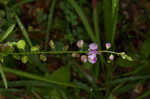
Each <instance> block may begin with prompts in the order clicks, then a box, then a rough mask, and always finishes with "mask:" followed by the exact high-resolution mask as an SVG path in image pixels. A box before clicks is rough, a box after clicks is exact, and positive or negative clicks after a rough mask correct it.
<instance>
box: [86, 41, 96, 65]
mask: <svg viewBox="0 0 150 99" xmlns="http://www.w3.org/2000/svg"><path fill="white" fill-rule="evenodd" d="M88 51H89V53H88V61H89V62H90V63H92V64H94V63H96V61H97V57H96V55H97V54H98V45H97V44H96V43H91V44H90V45H89V49H88Z"/></svg>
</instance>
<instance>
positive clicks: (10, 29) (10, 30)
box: [0, 24, 15, 42]
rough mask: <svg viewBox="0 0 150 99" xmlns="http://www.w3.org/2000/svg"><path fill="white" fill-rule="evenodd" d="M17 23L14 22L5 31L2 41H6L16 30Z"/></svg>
mask: <svg viewBox="0 0 150 99" xmlns="http://www.w3.org/2000/svg"><path fill="white" fill-rule="evenodd" d="M14 28H15V24H12V25H11V26H10V27H9V28H8V29H7V31H6V32H5V33H4V35H3V36H2V37H1V38H0V42H2V41H4V40H5V39H6V38H7V37H8V36H9V35H10V34H11V33H12V31H13V30H14Z"/></svg>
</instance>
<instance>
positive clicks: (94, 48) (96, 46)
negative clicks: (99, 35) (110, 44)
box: [88, 43, 98, 51]
mask: <svg viewBox="0 0 150 99" xmlns="http://www.w3.org/2000/svg"><path fill="white" fill-rule="evenodd" d="M97 49H98V45H97V44H96V43H91V44H90V45H89V49H88V50H89V51H90V50H97Z"/></svg>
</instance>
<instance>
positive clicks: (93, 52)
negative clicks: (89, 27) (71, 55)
mask: <svg viewBox="0 0 150 99" xmlns="http://www.w3.org/2000/svg"><path fill="white" fill-rule="evenodd" d="M91 54H95V55H96V54H98V51H97V50H92V51H89V53H88V55H91Z"/></svg>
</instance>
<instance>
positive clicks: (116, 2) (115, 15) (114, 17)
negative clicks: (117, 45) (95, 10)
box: [111, 0, 119, 44]
mask: <svg viewBox="0 0 150 99" xmlns="http://www.w3.org/2000/svg"><path fill="white" fill-rule="evenodd" d="M118 9H119V0H112V38H111V43H112V44H113V43H114V38H115V31H116V24H117V18H118Z"/></svg>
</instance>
